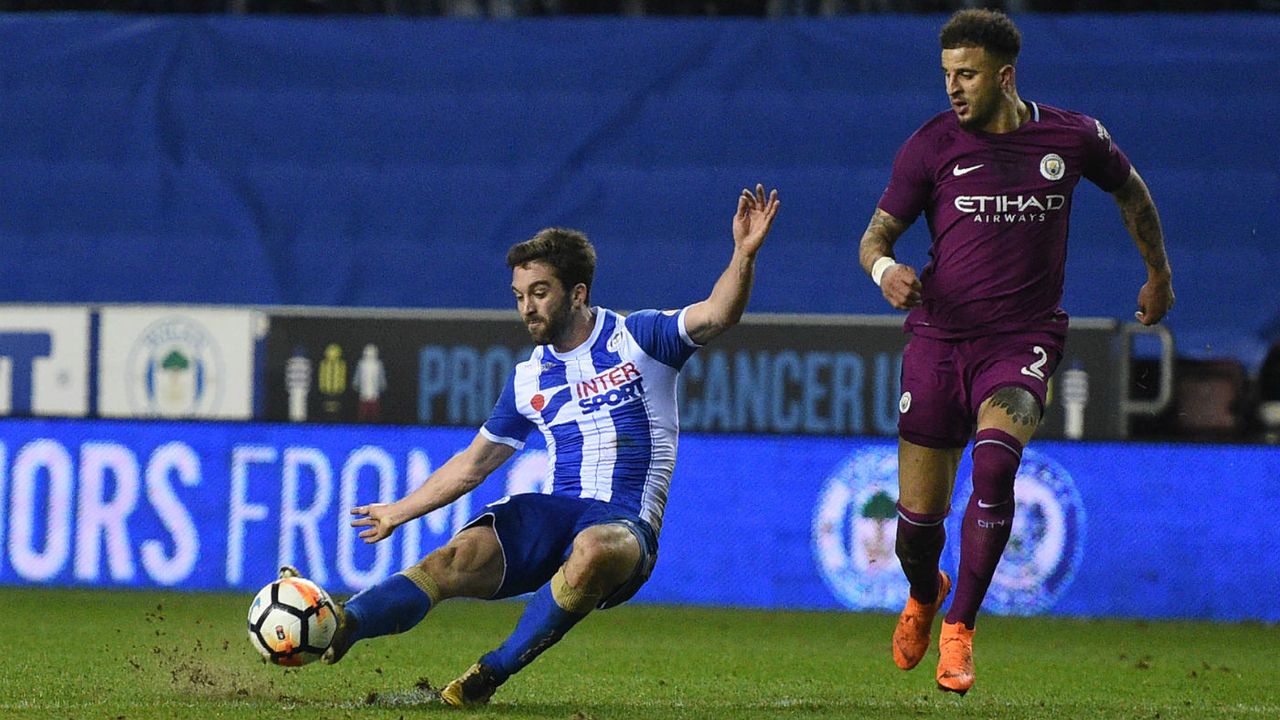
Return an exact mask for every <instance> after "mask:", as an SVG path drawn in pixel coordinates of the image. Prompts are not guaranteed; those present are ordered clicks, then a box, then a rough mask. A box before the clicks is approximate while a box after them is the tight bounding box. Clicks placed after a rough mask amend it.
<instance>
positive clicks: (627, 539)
mask: <svg viewBox="0 0 1280 720" xmlns="http://www.w3.org/2000/svg"><path fill="white" fill-rule="evenodd" d="M638 562H640V542H639V541H638V540H636V537H635V535H633V534H632V533H631V531H630V530H628V529H627V528H626V527H624V526H622V525H617V524H614V525H598V526H596V527H591V528H587V529H586V530H583V531H582V532H581V533H578V536H577V537H576V538H574V540H573V552H572V553H570V555H569V562H568V563H567V564H568V565H569V566H570V567H572V568H573V569H574V570H575V571H576V572H575V573H574V574H577V575H583V576H587V577H590V578H594V577H601V576H603V577H611V578H620V580H621V579H625V578H626V577H627V576H629V574H630V573H631V571H632V570H634V569H635V566H636V564H637V563H638ZM570 582H573V579H572V578H571V579H570Z"/></svg>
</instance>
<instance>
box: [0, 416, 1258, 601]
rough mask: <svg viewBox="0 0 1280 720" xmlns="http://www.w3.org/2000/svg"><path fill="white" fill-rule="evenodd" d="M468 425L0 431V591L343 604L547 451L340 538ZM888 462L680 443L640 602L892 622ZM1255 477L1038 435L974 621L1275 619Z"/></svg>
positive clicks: (1233, 464) (449, 449)
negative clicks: (410, 513)
mask: <svg viewBox="0 0 1280 720" xmlns="http://www.w3.org/2000/svg"><path fill="white" fill-rule="evenodd" d="M471 435H472V431H471V430H467V429H461V428H457V429H454V428H448V429H445V428H436V429H431V428H394V429H392V428H377V427H355V426H327V427H321V426H312V427H306V426H287V425H273V424H248V423H207V422H145V423H143V422H132V421H81V420H13V419H5V420H0V508H3V509H4V512H2V513H0V547H3V552H2V553H0V584H6V585H31V586H47V585H60V586H91V587H130V588H143V587H171V588H175V589H182V590H233V591H242V592H244V593H246V597H248V593H250V592H251V591H253V590H256V589H257V588H258V587H259V586H260V585H262V584H264V583H265V582H267V581H269V580H270V579H272V578H273V577H274V575H275V571H276V569H277V568H278V567H279V566H280V565H281V564H285V563H291V564H296V565H298V566H299V567H300V569H301V570H302V571H303V572H304V573H305V574H307V575H309V576H311V577H313V578H315V579H317V580H318V581H319V582H321V583H322V584H323V585H325V586H326V587H328V588H329V589H330V590H332V591H334V592H335V593H338V594H345V593H348V592H351V591H354V590H356V589H359V588H361V587H365V586H367V585H369V584H370V583H372V582H375V581H377V580H378V579H380V578H382V577H384V576H385V575H386V574H388V573H390V572H394V571H396V570H398V569H399V568H401V567H403V566H405V565H407V564H409V563H411V562H414V561H416V560H417V559H418V558H419V557H420V556H421V555H423V554H425V553H426V552H428V551H429V550H430V549H432V548H434V547H436V546H438V545H439V544H441V543H443V542H444V541H445V540H446V539H447V538H448V537H449V535H450V534H451V533H452V532H453V531H454V530H455V529H456V528H458V527H459V525H460V524H461V523H463V522H465V521H466V520H467V519H468V517H470V516H471V515H472V514H473V513H474V512H476V511H477V510H478V509H479V508H480V507H481V506H482V505H484V504H485V503H488V502H492V501H494V500H497V499H498V498H500V497H502V496H503V495H505V494H507V493H512V492H524V491H531V490H537V489H539V487H540V483H541V482H542V478H543V470H544V468H545V463H546V456H545V452H543V451H541V450H539V449H537V448H536V447H531V448H529V449H527V450H526V451H524V452H522V453H520V454H518V455H517V456H516V457H514V458H513V459H512V461H510V462H509V463H508V464H507V465H505V466H504V467H503V468H501V469H500V470H499V471H498V472H497V473H495V474H494V476H493V477H491V478H490V479H489V481H488V482H486V483H485V484H484V485H482V486H480V487H479V488H478V489H476V490H475V491H474V493H473V494H472V495H470V496H468V497H466V498H463V499H462V500H460V501H459V502H457V503H455V504H454V505H453V506H451V507H449V508H444V509H442V510H440V511H437V512H436V513H434V514H432V515H430V516H428V517H426V518H424V519H422V520H419V521H417V522H414V523H412V524H410V525H407V526H406V527H404V528H402V529H401V530H400V531H399V532H398V533H397V535H396V536H394V537H393V538H392V539H391V540H389V541H387V542H384V543H380V544H378V545H375V546H367V545H364V544H363V543H362V542H361V541H359V540H358V539H357V538H356V537H355V535H354V532H353V531H352V530H351V528H350V527H349V525H348V524H347V522H346V520H347V513H346V510H347V509H349V508H350V507H351V506H353V505H355V504H360V503H366V502H372V501H377V500H391V499H393V498H394V497H396V496H398V495H400V494H402V493H403V492H405V491H406V490H407V489H408V488H410V487H412V486H415V485H416V484H419V483H421V482H422V480H423V479H424V478H426V477H427V475H428V474H429V473H430V471H431V469H432V468H434V467H436V466H438V465H439V464H441V463H442V462H444V461H445V460H447V459H448V458H449V457H450V456H451V455H452V454H453V453H455V452H457V451H458V450H460V449H462V448H463V447H464V446H465V445H466V444H467V443H468V442H469V440H470V438H471ZM895 463H896V460H895V457H894V453H893V444H892V440H885V439H859V438H797V437H792V438H780V437H767V436H736V437H725V436H715V435H706V434H686V436H685V437H683V438H682V441H681V447H680V460H679V463H678V466H677V469H676V475H675V478H674V481H673V487H672V493H671V500H670V504H669V508H668V513H667V521H666V525H665V527H664V529H663V534H662V547H661V553H660V560H659V563H658V567H657V570H656V571H655V573H654V575H653V578H652V579H651V580H650V582H649V583H648V585H646V586H645V588H644V589H643V590H642V591H641V593H640V594H639V595H638V596H637V601H639V602H652V603H691V604H699V605H731V606H747V607H761V608H809V609H840V608H850V609H893V608H897V607H898V606H899V605H900V604H901V602H902V599H903V593H904V592H905V588H904V586H903V583H902V581H901V580H900V579H899V571H898V568H897V562H896V560H895V558H894V556H893V528H894V516H893V502H894V500H895V485H894V471H895ZM967 472H968V469H967V468H965V467H962V470H961V473H962V476H966V477H967ZM1276 477H1280V453H1277V452H1275V450H1274V449H1267V448H1253V447H1238V446H1236V447H1233V446H1207V445H1206V446H1192V445H1186V446H1143V445H1121V444H1102V443H1063V442H1044V443H1039V444H1037V445H1035V446H1033V449H1032V450H1031V451H1029V452H1028V453H1027V456H1026V459H1025V461H1024V463H1023V467H1022V470H1021V474H1020V477H1019V481H1018V488H1019V490H1018V504H1019V509H1018V516H1017V521H1016V525H1015V529H1014V534H1013V538H1012V540H1011V542H1010V546H1009V550H1008V551H1007V553H1006V556H1005V559H1004V561H1003V563H1002V564H1001V567H1000V569H999V574H998V575H997V578H996V581H995V583H994V585H993V588H992V590H991V593H990V595H989V598H988V604H987V607H988V608H989V609H991V610H992V611H994V612H1002V613H1018V614H1032V613H1050V614H1063V615H1075V616H1133V617H1150V618H1206V619H1221V620H1241V619H1255V620H1265V621H1272V622H1274V621H1277V620H1280V606H1277V605H1275V604H1274V603H1261V602H1257V598H1258V597H1259V593H1262V594H1263V595H1266V594H1267V593H1268V592H1272V591H1274V589H1275V588H1277V587H1280V564H1277V563H1275V562H1272V561H1271V560H1270V558H1274V557H1275V555H1276V551H1277V549H1280V525H1277V523H1276V522H1275V511H1276V508H1277V507H1280V485H1277V484H1276V483H1275V481H1274V480H1275V478H1276ZM960 488H961V489H960V490H959V492H958V495H959V497H958V498H957V501H956V506H955V507H956V509H957V513H958V512H959V509H960V508H962V507H963V504H964V502H965V495H966V492H967V491H966V490H965V489H964V488H965V483H963V482H962V483H961V484H960ZM955 520H956V517H955V516H953V517H952V519H951V522H952V523H953V525H952V527H951V532H952V535H953V536H954V535H955V532H956V529H955V527H954V522H955ZM953 545H954V543H953ZM955 562H956V558H955V557H954V556H950V557H947V558H946V563H947V564H948V565H950V566H951V567H954V565H955Z"/></svg>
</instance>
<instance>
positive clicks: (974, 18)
mask: <svg viewBox="0 0 1280 720" xmlns="http://www.w3.org/2000/svg"><path fill="white" fill-rule="evenodd" d="M938 40H939V41H940V42H941V44H942V49H943V50H952V49H954V48H962V47H980V48H982V49H984V50H986V51H987V52H988V53H989V54H990V55H992V56H993V57H996V58H998V59H1000V60H1002V61H1003V62H1004V63H1006V64H1008V65H1012V64H1014V63H1015V62H1017V60H1018V52H1019V51H1020V50H1022V33H1020V32H1018V26H1017V25H1014V24H1013V21H1012V20H1010V19H1009V16H1008V15H1005V14H1004V13H1002V12H1000V11H998V10H960V11H958V12H956V13H955V14H954V15H952V16H951V19H950V20H948V21H947V24H946V25H943V26H942V32H941V33H939V35H938Z"/></svg>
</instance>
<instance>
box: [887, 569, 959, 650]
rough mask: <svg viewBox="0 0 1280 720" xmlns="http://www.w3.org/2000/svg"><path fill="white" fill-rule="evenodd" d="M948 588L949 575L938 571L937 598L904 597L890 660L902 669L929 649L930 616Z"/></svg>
mask: <svg viewBox="0 0 1280 720" xmlns="http://www.w3.org/2000/svg"><path fill="white" fill-rule="evenodd" d="M950 592H951V578H950V576H948V575H947V574H946V573H944V572H942V571H941V570H939V571H938V598H937V599H936V600H934V602H933V604H931V605H925V604H924V603H922V602H920V601H919V600H916V599H915V598H913V597H910V596H908V597H907V606H906V607H904V608H902V614H901V615H899V616H898V626H897V627H895V628H894V629H893V662H894V664H895V665H897V666H898V667H899V668H901V669H903V670H910V669H911V668H913V667H915V666H916V665H919V664H920V661H921V660H923V659H924V654H925V651H927V650H928V649H929V636H930V635H932V634H933V618H934V616H936V615H937V614H938V608H940V607H942V602H943V601H944V600H946V599H947V595H948V594H949V593H950Z"/></svg>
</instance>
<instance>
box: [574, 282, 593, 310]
mask: <svg viewBox="0 0 1280 720" xmlns="http://www.w3.org/2000/svg"><path fill="white" fill-rule="evenodd" d="M570 295H571V297H572V298H573V303H574V304H575V305H582V306H583V307H586V306H587V304H588V303H589V302H590V301H591V290H590V289H589V288H588V287H587V284H586V283H578V284H577V285H574V286H573V292H572V293H570Z"/></svg>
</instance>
